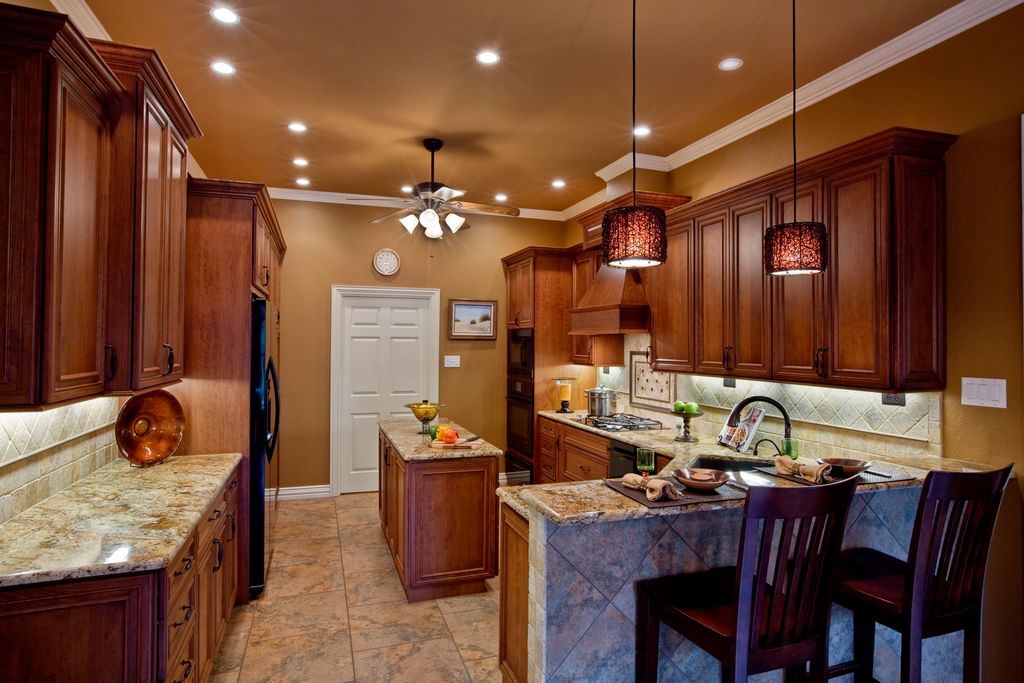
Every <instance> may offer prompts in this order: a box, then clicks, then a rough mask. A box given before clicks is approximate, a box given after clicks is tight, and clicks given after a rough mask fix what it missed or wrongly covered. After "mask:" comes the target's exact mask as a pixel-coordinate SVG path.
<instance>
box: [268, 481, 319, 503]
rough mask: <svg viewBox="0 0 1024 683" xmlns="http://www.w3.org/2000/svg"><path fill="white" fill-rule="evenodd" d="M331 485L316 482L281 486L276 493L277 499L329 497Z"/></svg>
mask: <svg viewBox="0 0 1024 683" xmlns="http://www.w3.org/2000/svg"><path fill="white" fill-rule="evenodd" d="M330 497H331V485H330V484H317V485H316V486H288V487H284V486H282V487H281V488H280V489H279V490H278V493H277V499H278V500H299V499H302V498H330Z"/></svg>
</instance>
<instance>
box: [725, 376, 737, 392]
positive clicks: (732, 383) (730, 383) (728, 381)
mask: <svg viewBox="0 0 1024 683" xmlns="http://www.w3.org/2000/svg"><path fill="white" fill-rule="evenodd" d="M722 386H723V387H725V388H726V389H735V388H736V378H735V377H726V378H724V379H723V380H722Z"/></svg>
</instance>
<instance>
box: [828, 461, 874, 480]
mask: <svg viewBox="0 0 1024 683" xmlns="http://www.w3.org/2000/svg"><path fill="white" fill-rule="evenodd" d="M818 462H819V463H820V464H822V465H830V466H831V467H832V469H831V471H830V472H829V474H830V475H831V476H833V477H844V478H845V477H852V476H854V475H857V474H860V473H861V472H863V471H864V470H866V469H867V468H869V467H871V463H870V462H868V461H867V460H854V459H852V458H819V459H818Z"/></svg>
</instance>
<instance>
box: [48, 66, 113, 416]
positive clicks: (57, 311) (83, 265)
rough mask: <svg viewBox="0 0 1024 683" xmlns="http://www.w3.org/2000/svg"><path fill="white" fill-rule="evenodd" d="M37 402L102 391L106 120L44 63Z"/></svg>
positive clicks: (87, 95)
mask: <svg viewBox="0 0 1024 683" xmlns="http://www.w3.org/2000/svg"><path fill="white" fill-rule="evenodd" d="M51 69H52V88H51V99H50V140H51V145H50V149H49V154H50V162H49V163H50V168H51V169H53V173H52V176H51V177H50V179H49V181H48V183H47V195H48V196H47V211H46V214H47V235H46V240H45V242H46V268H45V276H44V280H43V281H44V291H45V307H44V339H43V402H44V403H54V402H57V401H64V400H67V399H72V398H79V397H82V396H91V395H94V394H100V393H102V392H103V384H104V376H105V366H106V362H105V359H106V353H105V347H104V344H105V343H106V291H107V289H106V272H107V268H106V260H107V187H108V186H107V178H108V173H109V159H110V123H109V118H108V114H107V112H106V110H105V109H104V106H103V105H102V103H101V102H100V101H99V100H98V99H97V98H96V97H95V95H93V94H92V92H91V91H90V90H89V89H88V87H87V86H86V85H85V84H84V83H83V82H82V81H81V80H80V79H79V78H78V77H77V76H75V75H74V74H72V73H71V72H70V71H69V70H68V69H66V68H65V67H64V66H63V65H61V64H59V63H53V64H51Z"/></svg>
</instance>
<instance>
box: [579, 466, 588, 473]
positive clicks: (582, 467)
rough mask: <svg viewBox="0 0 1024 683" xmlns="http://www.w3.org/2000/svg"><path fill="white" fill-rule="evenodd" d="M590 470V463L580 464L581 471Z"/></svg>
mask: <svg viewBox="0 0 1024 683" xmlns="http://www.w3.org/2000/svg"><path fill="white" fill-rule="evenodd" d="M589 471H590V466H589V465H580V472H589Z"/></svg>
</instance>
